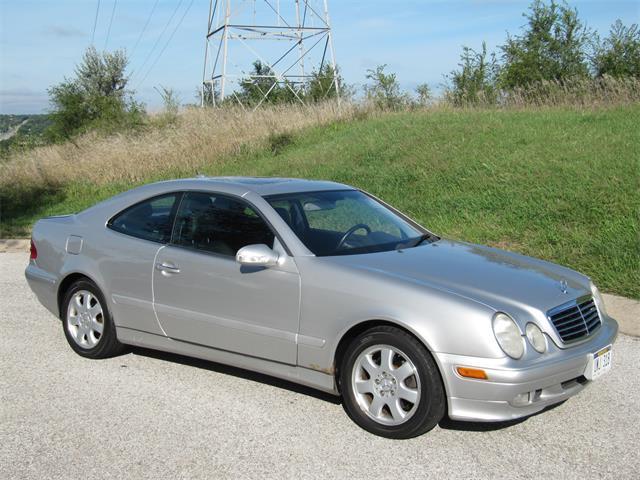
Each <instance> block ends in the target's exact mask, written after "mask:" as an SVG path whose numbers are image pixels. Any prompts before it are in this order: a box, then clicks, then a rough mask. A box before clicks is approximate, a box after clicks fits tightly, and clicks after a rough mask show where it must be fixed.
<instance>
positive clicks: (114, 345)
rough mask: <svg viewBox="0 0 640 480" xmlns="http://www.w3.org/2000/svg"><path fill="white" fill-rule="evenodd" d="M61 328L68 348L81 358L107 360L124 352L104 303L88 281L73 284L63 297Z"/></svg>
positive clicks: (100, 294)
mask: <svg viewBox="0 0 640 480" xmlns="http://www.w3.org/2000/svg"><path fill="white" fill-rule="evenodd" d="M62 327H63V329H64V335H65V337H66V339H67V342H69V345H70V346H71V348H72V349H73V350H74V351H75V352H76V353H78V354H79V355H82V356H83V357H87V358H108V357H113V356H115V355H118V354H119V353H121V352H122V350H123V345H122V344H121V343H120V342H119V341H118V339H117V337H116V331H115V325H114V324H113V321H112V319H111V315H110V314H109V310H108V308H107V302H106V301H105V299H104V296H103V295H102V292H101V291H100V289H99V288H98V287H97V286H96V285H95V284H94V283H93V282H91V281H89V280H80V281H77V282H75V283H74V284H72V285H71V287H69V289H68V290H67V292H66V293H65V296H64V301H63V304H62Z"/></svg>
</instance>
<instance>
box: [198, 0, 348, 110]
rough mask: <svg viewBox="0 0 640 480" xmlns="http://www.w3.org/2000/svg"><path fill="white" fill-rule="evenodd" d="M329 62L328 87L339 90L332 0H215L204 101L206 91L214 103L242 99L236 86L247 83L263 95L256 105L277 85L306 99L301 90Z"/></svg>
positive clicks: (211, 8)
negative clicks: (330, 3) (332, 24)
mask: <svg viewBox="0 0 640 480" xmlns="http://www.w3.org/2000/svg"><path fill="white" fill-rule="evenodd" d="M254 62H260V65H261V67H262V68H261V69H260V71H256V69H254ZM328 65H330V66H331V67H332V69H331V70H330V71H332V72H333V80H332V81H331V83H330V87H328V90H329V91H330V90H331V89H335V92H336V93H338V94H339V88H340V86H339V84H338V83H339V82H338V78H337V72H336V62H335V53H334V50H333V39H332V33H331V24H330V21H329V7H328V4H327V0H210V4H209V18H208V22H207V36H206V47H205V57H204V71H203V81H202V104H203V105H204V102H205V98H207V95H208V98H209V101H210V102H211V103H213V104H214V105H217V104H220V103H221V102H223V101H225V99H230V98H233V99H234V100H235V101H237V102H238V103H239V104H240V105H243V102H242V101H241V99H240V98H239V97H238V95H237V88H238V87H239V86H240V85H241V84H244V85H247V84H248V83H251V84H253V85H255V88H256V89H257V91H259V95H260V97H261V98H260V100H259V103H258V104H257V106H256V107H255V108H257V107H259V106H260V105H261V104H262V103H263V102H264V101H266V100H267V99H268V98H269V95H271V94H272V92H274V89H276V87H280V88H285V89H287V90H288V91H290V92H291V93H292V94H293V95H294V96H295V98H296V99H297V100H298V101H300V102H301V103H303V104H304V99H303V95H302V94H301V93H302V91H303V90H304V88H305V87H306V85H308V83H309V81H310V80H311V79H312V78H313V77H314V75H315V74H317V73H318V72H325V71H326V68H327V66H328ZM328 93H329V92H328V91H327V93H326V94H328ZM326 94H325V95H326ZM338 98H340V97H339V95H338ZM243 106H244V105H243Z"/></svg>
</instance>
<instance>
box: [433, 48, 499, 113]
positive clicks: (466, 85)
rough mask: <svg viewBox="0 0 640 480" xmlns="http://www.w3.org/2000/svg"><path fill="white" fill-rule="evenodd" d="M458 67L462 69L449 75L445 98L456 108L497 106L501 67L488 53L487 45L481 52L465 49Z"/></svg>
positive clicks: (493, 56)
mask: <svg viewBox="0 0 640 480" xmlns="http://www.w3.org/2000/svg"><path fill="white" fill-rule="evenodd" d="M458 65H459V67H460V69H459V70H454V71H452V72H451V73H450V74H449V77H448V79H449V82H450V85H449V86H448V88H447V90H446V91H445V98H446V99H447V100H448V101H449V102H451V103H453V104H454V105H456V106H468V105H479V104H480V105H493V104H495V103H496V101H497V98H498V88H497V86H496V81H497V77H498V75H499V67H498V63H497V60H496V58H495V55H493V54H491V55H489V54H488V53H487V45H486V43H484V42H483V43H482V50H481V51H480V52H476V51H475V50H473V49H472V48H469V47H463V49H462V55H460V63H459V64H458Z"/></svg>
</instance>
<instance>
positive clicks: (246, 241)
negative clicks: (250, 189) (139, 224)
mask: <svg viewBox="0 0 640 480" xmlns="http://www.w3.org/2000/svg"><path fill="white" fill-rule="evenodd" d="M251 244H266V245H267V246H269V247H271V248H274V249H275V250H276V251H278V253H280V254H281V255H285V256H286V252H285V251H284V248H282V246H281V245H280V244H279V242H278V240H277V238H276V237H275V236H274V234H273V232H272V231H271V229H270V227H269V226H268V225H267V224H266V222H265V221H264V220H263V219H262V217H261V216H260V215H259V213H258V212H256V211H255V209H254V208H253V207H251V206H250V205H249V204H247V203H246V202H244V201H243V200H242V199H240V198H238V197H230V196H225V195H219V194H214V193H202V192H188V193H185V195H184V198H183V200H182V203H181V205H180V207H179V210H178V213H177V216H176V221H175V227H174V233H173V241H172V244H171V245H169V246H167V247H165V248H163V249H161V250H160V252H159V253H158V255H157V258H156V265H155V268H154V274H153V286H154V293H155V300H154V307H155V310H156V313H157V315H158V320H159V322H160V324H161V326H162V328H163V330H164V331H165V333H166V335H167V336H169V337H171V338H173V339H176V340H181V341H185V342H190V343H194V344H198V345H204V346H207V347H212V348H217V349H221V350H227V351H231V352H235V353H240V354H244V355H250V356H253V357H258V358H263V359H267V360H273V361H278V362H283V363H288V364H292V365H294V364H295V363H296V360H297V344H296V335H297V333H298V327H299V303H300V281H299V275H298V271H297V268H296V267H295V263H294V262H293V260H292V259H291V258H290V257H287V260H286V261H285V262H284V263H283V264H282V265H277V266H274V267H270V268H262V267H261V268H247V267H242V266H240V265H239V264H238V263H237V262H236V261H235V254H236V252H237V251H238V250H239V249H240V248H242V247H244V246H246V245H251Z"/></svg>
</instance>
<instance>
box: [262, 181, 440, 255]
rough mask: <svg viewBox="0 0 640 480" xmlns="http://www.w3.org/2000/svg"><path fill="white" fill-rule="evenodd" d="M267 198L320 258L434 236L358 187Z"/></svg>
mask: <svg viewBox="0 0 640 480" xmlns="http://www.w3.org/2000/svg"><path fill="white" fill-rule="evenodd" d="M266 200H267V201H268V202H269V203H270V204H271V206H272V207H273V208H274V209H275V211H276V212H278V214H279V215H280V216H281V217H282V218H283V219H284V221H285V222H287V224H288V225H289V226H290V227H291V229H292V230H293V231H294V232H295V233H296V235H297V236H298V238H300V240H301V241H302V242H303V243H304V244H305V245H306V247H307V248H308V249H309V250H311V251H312V252H313V253H314V254H315V255H317V256H319V257H326V256H331V255H353V254H357V253H371V252H384V251H389V250H396V249H399V248H410V247H414V246H416V245H418V244H419V243H421V242H422V241H424V240H426V239H428V238H431V235H430V234H428V233H426V232H423V231H421V230H419V229H418V228H417V227H414V226H412V225H411V224H410V223H408V222H407V221H406V220H404V219H403V218H402V217H400V216H398V215H397V214H395V213H394V212H393V211H391V210H389V209H388V208H387V207H385V206H384V205H382V204H381V203H379V202H377V201H376V200H374V199H373V198H371V197H369V196H368V195H365V194H364V193H362V192H360V191H357V190H339V191H324V192H305V193H291V194H285V195H275V196H269V197H266Z"/></svg>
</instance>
